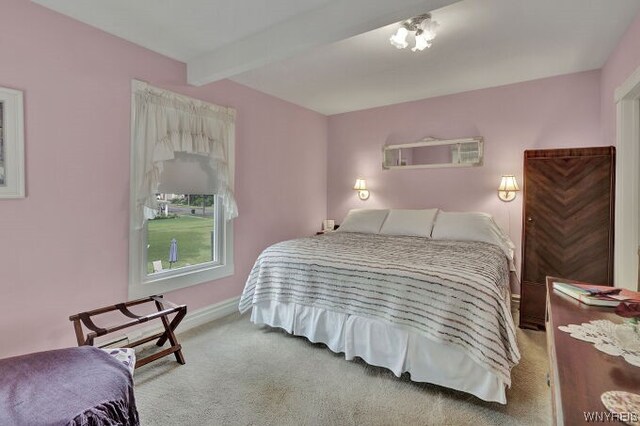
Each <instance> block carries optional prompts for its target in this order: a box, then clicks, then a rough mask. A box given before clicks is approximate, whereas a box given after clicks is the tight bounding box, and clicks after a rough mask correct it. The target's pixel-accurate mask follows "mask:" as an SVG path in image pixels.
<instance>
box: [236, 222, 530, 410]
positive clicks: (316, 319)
mask: <svg viewBox="0 0 640 426" xmlns="http://www.w3.org/2000/svg"><path fill="white" fill-rule="evenodd" d="M393 212H394V211H393V210H391V211H386V210H379V211H377V213H376V214H377V216H378V217H377V218H376V219H375V220H372V219H371V217H369V218H368V222H370V223H365V224H364V225H363V222H367V220H363V219H362V216H363V215H362V214H360V217H359V218H357V220H355V222H356V225H357V226H353V223H351V225H350V222H349V219H350V215H351V212H350V214H349V215H348V216H347V218H346V219H345V221H344V222H343V225H342V227H344V226H345V225H346V229H345V230H343V231H342V232H333V233H329V234H325V235H320V236H314V237H308V238H300V239H295V240H290V241H284V242H281V243H278V244H275V245H272V246H271V247H268V248H267V249H265V250H264V251H263V252H262V254H261V255H260V256H259V257H258V259H257V260H256V262H255V265H254V267H253V269H252V271H251V273H250V275H249V278H248V280H247V283H246V286H245V289H244V292H243V294H242V297H241V299H240V304H239V309H240V311H241V312H243V313H244V312H247V311H249V310H251V311H252V312H251V321H252V322H254V323H256V324H266V325H269V326H271V327H279V328H282V329H284V330H286V331H287V332H288V333H291V334H294V335H300V336H305V337H307V338H308V339H309V340H310V341H312V342H321V343H324V344H326V345H327V346H328V347H329V348H330V349H331V350H332V351H334V352H338V353H344V354H345V358H346V359H348V360H350V359H353V358H354V357H360V358H362V359H363V360H364V361H366V362H367V363H369V364H371V365H376V366H381V367H386V368H388V369H390V370H391V371H392V372H393V373H394V374H395V375H397V376H400V375H401V374H402V373H404V372H408V373H409V374H410V375H411V380H413V381H419V382H428V383H433V384H437V385H441V386H446V387H449V388H452V389H456V390H460V391H464V392H468V393H470V394H473V395H475V396H477V397H479V398H481V399H483V400H486V401H494V402H499V403H502V404H506V388H507V387H509V386H510V385H511V374H510V372H511V369H512V368H513V366H514V365H516V364H517V363H518V361H519V359H520V354H519V352H518V348H517V343H516V337H515V326H514V323H513V319H512V317H511V311H510V303H509V300H510V291H509V273H510V270H511V269H513V264H512V254H513V251H512V248H513V246H512V245H510V244H509V241H508V238H506V236H505V235H504V234H503V233H502V232H501V231H500V230H499V228H498V227H497V226H496V225H495V223H494V222H493V219H492V218H491V217H490V216H488V215H484V214H477V213H474V214H471V215H469V214H464V215H467V216H466V217H465V216H464V215H456V214H451V213H446V212H436V213H433V214H432V216H433V217H432V218H431V222H432V223H433V222H435V225H433V226H430V224H429V220H427V219H425V217H426V216H425V215H424V214H423V218H422V219H421V220H413V221H412V220H407V216H406V215H405V216H403V215H393V214H392V213H393ZM403 212H407V211H403ZM415 212H417V211H415ZM360 213H361V212H360ZM365 213H368V212H365ZM357 215H358V212H356V216H357ZM365 216H366V214H365ZM369 216H372V214H369ZM392 216H394V217H395V227H394V226H386V227H385V225H386V224H387V222H388V221H389V220H391V219H392ZM436 216H437V218H436ZM414 219H415V218H414ZM352 222H354V221H352ZM407 222H409V224H407ZM411 222H413V223H411ZM342 227H341V228H342ZM385 229H387V232H385ZM389 229H391V232H389Z"/></svg>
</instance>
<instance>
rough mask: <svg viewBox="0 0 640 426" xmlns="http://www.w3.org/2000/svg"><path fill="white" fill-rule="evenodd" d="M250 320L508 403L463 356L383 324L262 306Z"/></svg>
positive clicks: (493, 381) (495, 381)
mask: <svg viewBox="0 0 640 426" xmlns="http://www.w3.org/2000/svg"><path fill="white" fill-rule="evenodd" d="M251 321H252V322H253V323H255V324H266V325H269V326H271V327H278V328H282V329H284V330H285V331H287V332H288V333H290V334H294V335H296V336H304V337H306V338H307V339H309V340H310V341H311V342H314V343H324V344H325V345H327V346H328V347H329V349H331V350H332V351H333V352H336V353H344V354H345V358H346V359H347V360H352V359H353V358H354V357H360V358H362V359H363V360H364V361H365V362H367V363H368V364H370V365H375V366H379V367H385V368H388V369H389V370H391V371H392V372H393V373H394V374H395V375H396V376H398V377H400V375H401V374H402V373H404V372H408V373H409V374H410V375H411V380H412V381H414V382H427V383H433V384H436V385H440V386H445V387H447V388H451V389H455V390H459V391H463V392H467V393H470V394H472V395H475V396H477V397H478V398H480V399H483V400H485V401H490V402H499V403H501V404H506V403H507V399H506V394H505V391H506V385H505V384H504V383H503V381H502V380H501V379H500V378H498V376H496V375H495V374H493V373H491V372H490V371H488V370H486V369H484V368H483V367H481V366H480V365H478V364H477V363H476V362H475V361H473V360H472V359H471V358H470V357H468V356H467V355H466V354H465V353H464V352H462V351H460V350H458V349H457V348H454V347H452V346H450V345H445V344H442V343H438V342H435V341H432V340H430V339H428V338H427V337H425V336H422V335H420V334H418V333H415V332H412V331H409V330H406V329H403V328H400V327H397V326H393V325H390V324H387V323H385V322H382V321H379V320H374V319H370V318H363V317H359V316H355V315H348V314H341V313H336V312H331V311H327V310H325V309H320V308H315V307H309V306H303V305H298V304H295V303H281V302H275V301H264V302H260V303H257V304H254V305H253V309H252V312H251Z"/></svg>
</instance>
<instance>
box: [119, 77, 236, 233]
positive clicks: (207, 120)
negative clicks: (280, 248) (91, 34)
mask: <svg viewBox="0 0 640 426" xmlns="http://www.w3.org/2000/svg"><path fill="white" fill-rule="evenodd" d="M235 116H236V112H235V110H234V109H233V108H227V107H221V106H218V105H213V104H209V103H206V102H202V101H199V100H197V99H192V98H188V97H186V96H182V95H178V94H176V93H173V92H169V91H167V90H163V89H158V88H155V87H151V86H149V85H147V84H144V85H143V87H140V88H137V89H134V129H133V138H134V140H133V144H134V152H135V161H136V162H137V167H136V168H135V170H136V173H135V176H132V179H135V183H134V184H135V186H136V189H137V190H136V200H135V201H136V213H137V218H136V223H137V228H138V229H139V228H142V226H144V221H145V214H144V213H145V207H147V208H150V209H153V210H155V209H156V208H157V203H156V194H157V193H158V186H159V185H160V175H161V173H162V170H163V164H164V162H165V161H168V160H172V159H174V158H175V153H177V152H185V153H188V154H197V155H202V156H206V157H207V158H208V160H209V164H210V166H211V170H212V172H213V173H214V175H215V179H214V182H215V185H214V186H215V187H213V188H211V193H213V194H217V195H219V196H220V197H221V198H222V202H223V205H224V216H225V220H230V219H233V218H235V217H237V216H238V207H237V205H236V201H235V198H234V196H233V191H232V189H231V182H232V179H233V176H231V175H230V170H229V162H228V159H229V155H228V151H229V147H230V146H233V144H232V141H233V138H235Z"/></svg>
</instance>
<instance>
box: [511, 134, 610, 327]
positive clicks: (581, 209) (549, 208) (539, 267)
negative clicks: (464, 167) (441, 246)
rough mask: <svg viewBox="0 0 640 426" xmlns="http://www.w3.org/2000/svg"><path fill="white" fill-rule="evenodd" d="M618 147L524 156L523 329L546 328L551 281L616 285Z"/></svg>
mask: <svg viewBox="0 0 640 426" xmlns="http://www.w3.org/2000/svg"><path fill="white" fill-rule="evenodd" d="M614 190H615V148H614V147H612V146H611V147H598V148H572V149H548V150H533V151H525V152H524V194H523V197H524V208H523V227H522V228H523V230H522V287H521V293H520V294H521V300H520V327H524V328H540V329H541V328H544V320H545V316H544V313H545V297H546V286H545V277H546V276H547V275H552V276H561V277H567V278H572V279H575V280H580V281H584V282H591V283H597V284H600V285H613V221H614V216H613V213H614V212H613V208H614Z"/></svg>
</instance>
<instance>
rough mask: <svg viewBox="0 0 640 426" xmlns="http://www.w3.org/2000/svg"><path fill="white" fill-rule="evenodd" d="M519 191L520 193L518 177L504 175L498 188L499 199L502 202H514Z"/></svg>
mask: <svg viewBox="0 0 640 426" xmlns="http://www.w3.org/2000/svg"><path fill="white" fill-rule="evenodd" d="M518 191H520V187H519V186H518V181H517V180H516V177H515V176H514V175H503V176H502V179H501V180H500V186H499V187H498V197H499V198H500V199H501V200H502V201H513V200H514V199H515V198H516V192H518Z"/></svg>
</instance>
